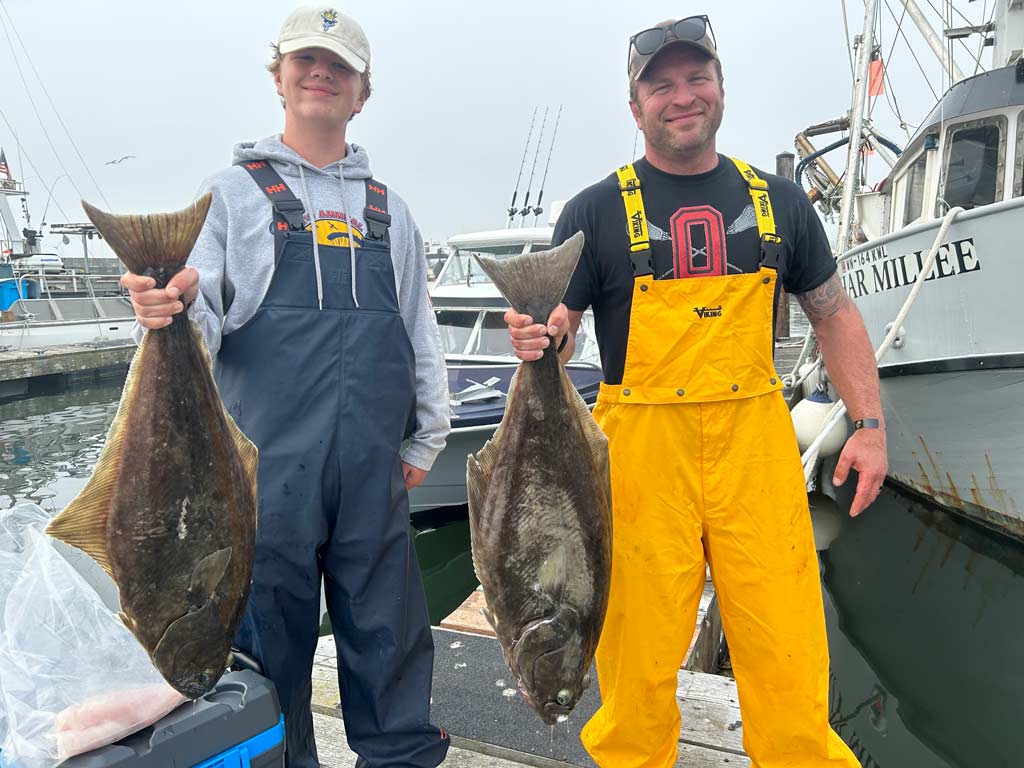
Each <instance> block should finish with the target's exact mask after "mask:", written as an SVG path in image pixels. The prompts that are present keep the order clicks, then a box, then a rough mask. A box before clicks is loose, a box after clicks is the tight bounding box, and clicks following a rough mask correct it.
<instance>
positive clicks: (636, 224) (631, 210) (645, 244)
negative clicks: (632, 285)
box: [615, 163, 654, 277]
mask: <svg viewBox="0 0 1024 768" xmlns="http://www.w3.org/2000/svg"><path fill="white" fill-rule="evenodd" d="M615 174H616V175H617V176H618V177H619V191H620V192H622V204H623V205H624V206H625V207H626V232H627V233H628V235H629V260H630V262H632V265H633V277H644V276H645V275H653V274H654V265H653V263H652V261H651V242H650V238H649V236H648V234H647V214H646V213H644V198H643V195H642V194H641V192H640V179H638V178H637V175H636V170H635V169H634V168H633V164H632V163H627V164H626V165H624V166H622V167H621V168H619V169H618V170H616V171H615Z"/></svg>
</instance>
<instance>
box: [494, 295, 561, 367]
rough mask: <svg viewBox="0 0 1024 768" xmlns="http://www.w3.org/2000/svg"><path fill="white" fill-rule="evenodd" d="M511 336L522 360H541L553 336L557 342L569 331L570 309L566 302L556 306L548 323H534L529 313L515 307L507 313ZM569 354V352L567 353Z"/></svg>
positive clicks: (506, 317) (517, 353)
mask: <svg viewBox="0 0 1024 768" xmlns="http://www.w3.org/2000/svg"><path fill="white" fill-rule="evenodd" d="M505 323H506V324H507V325H508V333H509V336H511V337H512V348H513V349H514V350H515V353H516V357H518V358H519V359H520V360H540V359H541V358H542V357H543V356H544V350H545V349H547V347H548V345H549V344H550V343H551V339H549V338H548V336H551V337H553V338H554V339H555V342H556V344H560V343H561V342H562V338H563V337H564V336H565V334H566V333H568V332H569V310H568V309H566V307H565V304H559V305H558V306H557V307H555V309H554V311H553V312H552V313H551V316H550V317H549V318H548V324H547V325H541V324H540V323H534V322H533V318H532V317H530V316H529V315H521V314H519V313H518V312H516V311H515V310H514V309H510V310H509V311H508V312H506V313H505ZM567 354H568V353H567Z"/></svg>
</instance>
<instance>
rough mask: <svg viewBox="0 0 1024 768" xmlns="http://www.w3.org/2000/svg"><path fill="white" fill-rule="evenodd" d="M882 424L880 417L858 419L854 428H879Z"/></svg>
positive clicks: (854, 423)
mask: <svg viewBox="0 0 1024 768" xmlns="http://www.w3.org/2000/svg"><path fill="white" fill-rule="evenodd" d="M881 426H882V425H881V424H880V423H879V421H878V419H857V420H856V421H855V422H853V428H854V429H879V428H881Z"/></svg>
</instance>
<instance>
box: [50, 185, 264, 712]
mask: <svg viewBox="0 0 1024 768" xmlns="http://www.w3.org/2000/svg"><path fill="white" fill-rule="evenodd" d="M83 205H84V207H85V210H86V213H87V214H88V215H89V218H90V219H92V221H93V223H94V224H95V225H96V227H97V229H99V231H100V234H101V235H102V236H103V237H104V238H106V240H107V243H108V244H109V245H110V247H111V248H113V250H114V252H115V253H116V254H117V255H118V257H119V258H120V259H121V261H123V262H124V264H125V266H127V267H128V269H129V270H130V271H131V272H133V273H135V274H144V275H150V276H153V277H154V278H155V279H156V282H157V286H158V287H165V286H166V285H167V282H168V280H169V279H170V278H171V277H172V276H173V275H174V274H175V273H177V272H178V271H179V270H181V269H182V267H184V265H185V261H186V259H187V258H188V255H189V252H190V251H191V250H192V246H193V245H194V243H195V240H196V237H198V235H199V231H200V229H202V226H203V222H204V221H205V219H206V212H207V211H208V210H209V207H210V195H205V196H204V197H203V198H201V199H200V200H199V201H198V202H197V203H195V204H194V205H193V206H191V207H190V208H186V209H185V210H183V211H180V212H178V213H173V214H154V215H147V216H113V215H110V214H106V213H103V212H102V211H99V210H97V209H95V208H93V207H92V206H90V205H88V204H86V203H83ZM256 462H257V457H256V447H255V446H254V445H253V444H252V443H251V442H249V440H248V439H247V438H246V437H245V435H243V434H242V433H241V431H240V430H239V429H238V427H237V426H236V425H235V423H234V421H232V419H231V417H230V416H229V415H228V414H227V412H226V411H225V410H224V406H223V404H222V402H221V399H220V394H219V393H218V391H217V387H216V385H215V384H214V381H213V377H212V375H211V361H210V356H209V353H208V352H207V349H206V345H205V343H204V341H203V337H202V333H201V332H200V330H199V327H198V326H197V325H196V324H195V322H194V321H191V320H189V319H188V318H187V317H186V315H185V313H179V314H177V315H175V316H174V321H173V322H172V323H171V324H170V325H169V326H167V327H166V328H161V329H159V330H152V331H149V332H148V333H146V335H145V337H144V338H143V340H142V343H141V344H140V345H139V349H138V351H137V352H136V353H135V358H134V360H133V361H132V364H131V368H130V370H129V372H128V379H127V381H126V382H125V385H124V390H123V392H122V394H121V402H120V405H119V406H118V409H117V415H116V416H115V418H114V422H113V424H112V425H111V427H110V431H109V432H108V433H107V440H106V443H105V445H104V447H103V451H102V453H101V454H100V459H99V462H98V463H97V465H96V468H95V470H94V471H93V474H92V477H91V478H90V480H89V482H88V484H87V485H86V486H85V488H84V489H83V490H82V492H81V493H79V494H78V496H77V497H76V498H75V499H74V501H72V502H71V504H69V505H68V506H67V508H65V509H64V511H62V512H61V513H60V514H59V515H58V516H57V517H56V518H55V519H54V520H53V522H51V523H50V526H49V527H48V528H47V532H48V533H50V534H51V535H53V536H55V537H56V538H58V539H61V540H63V541H65V542H67V543H68V544H71V545H73V546H76V547H78V548H79V549H82V550H83V551H85V552H86V553H87V554H89V555H90V556H91V557H92V558H93V559H94V560H96V562H97V563H99V564H100V566H102V567H103V569H104V570H105V571H106V572H107V573H108V574H110V577H111V578H112V579H113V580H114V582H115V583H116V584H117V586H118V590H119V592H120V597H121V610H122V614H121V618H122V620H123V621H124V623H125V625H126V626H127V627H128V629H130V630H131V631H132V633H133V634H134V635H135V637H136V638H138V640H139V642H140V643H141V644H142V646H143V647H144V648H145V649H146V651H147V652H148V653H149V655H150V657H151V658H152V660H153V663H154V665H155V666H156V668H157V669H158V670H159V671H160V673H161V674H162V675H163V676H164V678H165V679H166V680H167V682H168V683H170V684H171V685H172V686H173V687H174V688H175V689H177V690H178V691H180V692H181V693H182V694H184V695H185V696H188V697H189V698H196V697H199V696H202V695H203V694H204V693H206V692H207V691H209V690H210V689H211V688H212V687H213V685H214V684H215V683H216V682H217V680H218V679H219V678H220V676H221V673H222V672H223V671H224V669H225V666H226V662H227V660H228V654H229V652H230V648H231V641H232V639H233V638H234V636H235V632H236V630H237V629H238V625H239V622H240V621H241V617H242V612H243V610H244V608H245V604H246V600H247V599H248V595H249V583H250V580H251V578H252V562H253V547H254V543H255V536H256Z"/></svg>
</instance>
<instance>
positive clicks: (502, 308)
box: [409, 206, 602, 512]
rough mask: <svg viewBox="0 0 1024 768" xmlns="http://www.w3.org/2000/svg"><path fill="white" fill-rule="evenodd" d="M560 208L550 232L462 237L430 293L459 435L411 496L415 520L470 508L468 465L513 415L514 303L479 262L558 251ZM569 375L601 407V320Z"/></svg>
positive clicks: (586, 321) (451, 243) (583, 329)
mask: <svg viewBox="0 0 1024 768" xmlns="http://www.w3.org/2000/svg"><path fill="white" fill-rule="evenodd" d="M560 211H561V207H560V206H556V207H555V208H553V211H552V217H551V220H550V221H549V224H548V226H545V227H529V228H509V229H497V230H489V231H484V232H473V233H468V234H461V235H456V236H454V237H452V238H450V239H449V240H448V247H449V248H450V250H451V254H450V255H449V257H448V259H447V261H446V262H445V265H444V268H443V269H442V270H441V273H440V274H439V275H438V279H437V281H436V282H435V283H434V286H433V288H432V289H431V292H430V299H431V303H432V304H433V307H434V313H435V316H436V318H437V325H438V329H439V331H440V333H441V344H442V347H443V348H444V355H445V364H446V367H447V371H448V391H449V398H450V402H449V404H450V407H451V422H452V429H451V433H450V434H449V436H448V443H447V446H446V447H445V449H444V451H443V452H442V453H441V455H440V456H438V458H437V460H436V461H435V463H434V467H433V469H431V471H430V473H429V474H428V475H427V477H426V480H425V481H424V483H423V485H421V486H420V487H419V488H416V489H415V490H413V491H412V492H411V493H410V499H409V500H410V504H411V506H412V509H413V511H414V512H416V511H420V510H426V509H431V508H436V507H447V506H456V505H464V504H465V503H466V457H467V456H468V455H469V454H471V453H476V452H477V451H478V450H480V448H482V447H483V445H484V443H485V442H486V441H487V440H488V439H489V438H490V437H491V436H492V435H493V434H494V430H495V429H497V427H498V424H499V423H500V422H501V418H502V416H503V415H504V413H505V398H506V396H507V394H508V387H509V384H510V383H511V380H512V374H514V373H515V370H516V368H517V367H518V365H519V359H518V358H516V357H515V356H514V355H513V353H512V346H511V343H510V341H509V335H508V326H507V325H506V324H505V320H504V315H505V312H506V311H507V310H508V308H509V307H508V302H506V301H505V299H504V297H503V296H502V295H501V293H500V292H499V291H498V289H497V288H496V287H495V285H494V283H492V282H491V281H490V279H489V278H488V277H487V276H486V275H485V274H484V271H483V270H482V269H481V268H480V265H479V264H478V263H477V262H476V260H475V258H474V254H485V255H487V256H492V257H497V258H501V257H503V256H505V257H508V256H514V255H518V254H522V253H531V252H536V251H543V250H547V249H548V248H550V247H551V237H552V234H553V232H554V226H553V225H554V220H555V219H557V217H558V213H559V212H560ZM566 372H567V373H568V374H569V378H570V379H571V380H572V382H573V385H574V386H575V387H576V389H577V390H578V391H579V393H580V394H581V395H582V396H583V399H584V400H585V401H586V402H587V403H588V404H589V405H591V406H592V405H593V404H594V402H595V401H596V399H597V392H598V389H599V388H600V383H601V379H602V373H601V361H600V356H599V353H598V349H597V343H596V339H595V336H594V325H593V315H592V314H591V313H589V312H588V313H586V314H585V315H584V318H583V322H582V323H581V326H580V332H579V334H578V335H577V342H576V351H575V353H574V354H573V357H572V359H571V360H570V361H569V362H568V363H567V365H566Z"/></svg>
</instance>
